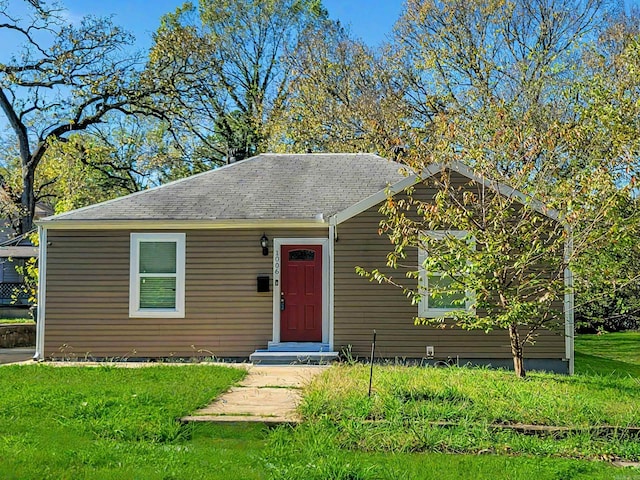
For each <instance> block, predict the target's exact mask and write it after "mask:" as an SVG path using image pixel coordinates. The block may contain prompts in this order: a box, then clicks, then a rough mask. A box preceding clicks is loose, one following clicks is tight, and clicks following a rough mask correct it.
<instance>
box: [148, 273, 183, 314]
mask: <svg viewBox="0 0 640 480" xmlns="http://www.w3.org/2000/svg"><path fill="white" fill-rule="evenodd" d="M140 308H176V279H175V277H143V278H141V279H140Z"/></svg>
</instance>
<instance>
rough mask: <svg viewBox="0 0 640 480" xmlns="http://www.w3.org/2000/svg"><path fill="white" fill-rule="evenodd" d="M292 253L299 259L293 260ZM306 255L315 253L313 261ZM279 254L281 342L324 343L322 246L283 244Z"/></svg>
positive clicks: (294, 258) (294, 257)
mask: <svg viewBox="0 0 640 480" xmlns="http://www.w3.org/2000/svg"><path fill="white" fill-rule="evenodd" d="M291 252H296V253H298V255H296V253H293V255H292V258H291V259H290V258H289V256H290V254H291ZM305 252H307V253H308V252H313V259H310V258H308V256H306V255H305ZM279 253H280V259H281V266H282V268H281V269H280V272H281V276H280V304H279V307H280V341H281V342H322V333H323V332H322V327H323V305H324V304H323V302H324V298H323V284H324V278H323V266H324V264H323V261H324V259H323V246H322V245H321V244H286V243H283V244H282V245H281V247H280V252H279ZM308 255H309V256H310V254H308Z"/></svg>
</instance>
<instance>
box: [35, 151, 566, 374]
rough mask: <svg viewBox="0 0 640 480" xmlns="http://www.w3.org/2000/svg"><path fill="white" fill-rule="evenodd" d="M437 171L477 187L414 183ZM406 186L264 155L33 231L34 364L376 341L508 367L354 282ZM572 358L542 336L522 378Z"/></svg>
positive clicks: (394, 169) (501, 337)
mask: <svg viewBox="0 0 640 480" xmlns="http://www.w3.org/2000/svg"><path fill="white" fill-rule="evenodd" d="M443 168H449V169H451V171H452V176H455V178H456V179H457V180H456V181H459V182H460V183H465V182H466V183H469V182H471V183H473V182H484V181H485V180H484V179H483V178H482V177H479V176H477V175H475V174H474V173H473V172H472V171H471V170H469V169H468V168H467V167H465V166H464V165H462V164H451V165H448V166H446V167H445V166H442V165H433V166H431V167H430V168H429V170H428V171H427V172H426V173H425V174H426V175H433V174H435V173H437V172H439V171H441V170H442V169H443ZM417 182H418V178H417V177H416V176H415V175H411V174H408V173H407V172H404V171H403V169H402V167H401V166H400V164H398V163H395V162H392V161H389V160H386V159H384V158H381V157H378V156H376V155H370V154H303V155H285V154H262V155H258V156H256V157H253V158H249V159H246V160H243V161H241V162H238V163H234V164H230V165H227V166H224V167H221V168H218V169H216V170H212V171H209V172H206V173H202V174H199V175H195V176H192V177H189V178H186V179H182V180H178V181H176V182H173V183H169V184H167V185H164V186H161V187H158V188H155V189H151V190H146V191H143V192H139V193H135V194H132V195H128V196H126V197H122V198H118V199H115V200H111V201H108V202H104V203H101V204H97V205H93V206H89V207H85V208H82V209H79V210H75V211H72V212H68V213H64V214H61V215H57V216H54V217H50V218H46V219H43V220H42V221H40V222H39V228H40V235H41V241H40V245H41V250H40V263H41V270H40V280H41V288H40V292H39V295H40V296H39V305H40V309H39V319H38V329H39V330H38V341H37V353H36V355H37V356H39V357H40V358H43V359H44V358H50V357H69V356H77V357H94V358H105V357H106V358H113V357H117V358H133V357H144V358H147V357H209V356H215V357H218V358H237V359H247V358H249V357H251V359H252V360H254V361H268V360H274V359H280V360H282V359H284V360H287V361H288V360H295V359H299V358H305V357H306V356H310V357H313V358H316V359H317V358H333V357H335V356H336V355H337V353H338V352H341V351H342V350H343V349H349V351H350V353H351V355H353V356H359V357H367V356H369V351H370V348H371V339H372V333H373V330H374V329H375V330H376V331H377V339H378V342H377V347H376V351H377V355H379V356H381V357H387V358H397V357H402V358H411V359H421V358H423V357H425V356H426V350H427V347H430V348H431V349H432V350H433V357H434V358H435V359H446V358H447V357H452V358H454V359H459V361H460V362H473V363H476V364H492V365H504V366H509V365H510V364H511V352H510V348H509V341H508V338H507V336H506V335H505V334H504V332H493V333H489V334H485V333H484V332H481V331H460V330H452V329H447V330H442V329H434V328H427V327H416V326H415V325H414V317H415V316H416V315H417V313H418V312H417V306H415V305H411V304H410V302H408V301H407V298H406V297H405V295H404V294H403V293H402V291H400V290H399V289H397V288H395V287H393V286H390V285H387V284H378V283H375V282H374V283H371V282H369V281H368V280H367V279H365V278H362V277H360V276H359V275H357V273H356V272H355V268H354V267H355V266H356V265H360V266H362V267H365V268H375V267H381V266H384V265H385V261H386V255H387V253H388V252H389V249H390V244H389V240H388V239H387V238H386V237H385V236H381V235H379V234H378V226H379V221H380V220H381V214H380V213H379V212H378V209H379V205H380V203H381V202H382V201H385V200H386V199H387V197H388V195H391V194H400V193H401V192H402V191H403V190H404V189H406V188H407V187H409V186H411V185H415V184H417V185H416V189H419V188H426V187H424V186H423V184H422V183H417ZM511 192H512V191H511ZM424 194H425V195H433V194H434V192H427V191H425V192H424ZM410 255H414V256H415V258H410V259H409V260H410V261H415V262H417V252H416V251H414V252H410ZM566 300H567V305H569V303H568V302H569V301H570V298H569V297H567V299H566ZM559 308H563V307H562V305H560V306H559ZM566 322H567V329H570V328H572V316H571V309H570V308H567V309H566ZM567 331H569V330H567ZM572 357H573V346H572V343H571V335H569V336H568V337H567V338H564V336H563V335H560V334H557V333H553V332H551V331H544V332H542V333H541V334H540V337H539V338H538V340H537V342H536V344H535V345H534V346H533V347H531V348H530V349H529V350H528V352H527V359H526V366H527V368H544V369H547V370H556V371H564V372H567V371H570V370H571V368H572V367H571V364H572V361H571V359H572Z"/></svg>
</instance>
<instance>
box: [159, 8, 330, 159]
mask: <svg viewBox="0 0 640 480" xmlns="http://www.w3.org/2000/svg"><path fill="white" fill-rule="evenodd" d="M325 17H326V11H325V10H324V8H323V7H322V5H321V2H320V1H319V0H286V1H281V0H266V1H265V0H249V1H245V0H217V1H211V0H203V1H201V2H199V4H198V7H197V8H196V7H195V6H194V5H193V4H192V3H185V4H184V5H183V6H182V7H180V8H178V9H177V10H176V12H175V13H173V14H169V15H166V16H165V17H164V18H163V20H162V25H161V27H160V29H159V30H158V32H157V33H156V36H155V44H154V46H153V49H152V51H151V55H150V58H151V61H150V65H149V69H148V75H149V76H150V77H154V78H155V83H156V84H158V85H162V86H163V88H164V91H163V96H162V97H159V99H158V101H159V102H161V104H162V105H163V108H164V109H165V111H166V112H169V117H170V120H171V127H172V129H173V131H174V132H188V133H189V134H191V135H194V136H196V137H197V138H198V140H199V141H200V142H201V144H202V146H203V147H206V149H207V150H208V155H209V159H210V161H212V162H218V163H222V162H225V161H230V160H231V159H232V158H233V159H243V158H246V157H248V156H251V155H254V154H256V153H259V152H261V151H263V149H264V147H265V145H266V142H267V141H268V139H269V138H270V136H271V133H270V130H269V125H270V119H271V118H272V117H273V116H275V115H277V112H279V111H280V110H281V109H282V106H283V103H284V100H285V98H286V95H287V87H288V82H289V79H290V77H289V74H288V72H287V69H286V68H284V66H283V63H282V60H283V56H284V55H285V53H286V52H288V51H289V50H290V49H291V48H292V46H293V45H295V44H296V42H297V38H298V36H299V35H300V32H302V31H303V30H304V29H305V28H306V27H307V26H308V25H309V24H312V23H314V22H316V21H318V20H320V19H323V18H325Z"/></svg>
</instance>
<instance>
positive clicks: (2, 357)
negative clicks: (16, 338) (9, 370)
mask: <svg viewBox="0 0 640 480" xmlns="http://www.w3.org/2000/svg"><path fill="white" fill-rule="evenodd" d="M35 353H36V349H35V348H34V347H18V348H0V365H8V364H11V363H20V362H26V361H28V360H31V359H32V358H33V355H34V354H35Z"/></svg>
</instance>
